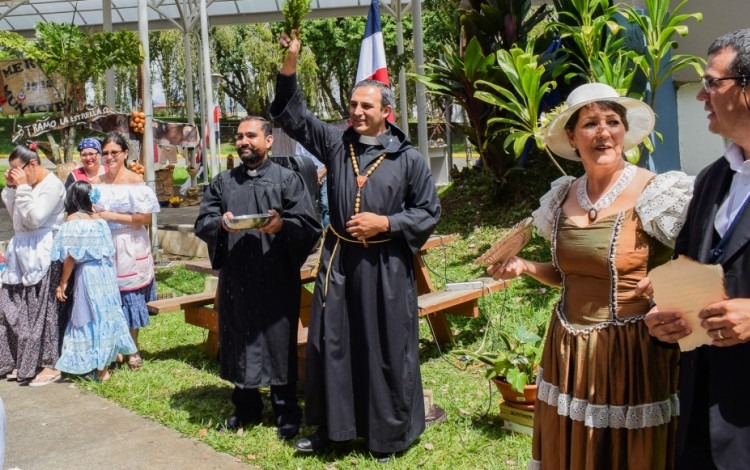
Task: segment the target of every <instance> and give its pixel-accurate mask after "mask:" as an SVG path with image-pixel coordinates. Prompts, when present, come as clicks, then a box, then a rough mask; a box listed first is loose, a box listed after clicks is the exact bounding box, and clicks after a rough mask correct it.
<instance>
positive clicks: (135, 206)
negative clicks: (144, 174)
mask: <svg viewBox="0 0 750 470" xmlns="http://www.w3.org/2000/svg"><path fill="white" fill-rule="evenodd" d="M94 188H96V189H98V190H99V199H98V200H97V201H96V202H95V203H94V208H95V209H96V210H97V211H99V212H101V211H107V212H116V213H118V214H152V213H154V212H159V211H160V210H161V208H160V206H159V200H158V199H156V193H154V190H153V189H151V187H149V186H147V185H146V183H135V184H95V185H94ZM107 223H108V224H109V228H110V229H112V230H117V229H121V228H127V227H130V225H127V224H121V223H118V222H107Z"/></svg>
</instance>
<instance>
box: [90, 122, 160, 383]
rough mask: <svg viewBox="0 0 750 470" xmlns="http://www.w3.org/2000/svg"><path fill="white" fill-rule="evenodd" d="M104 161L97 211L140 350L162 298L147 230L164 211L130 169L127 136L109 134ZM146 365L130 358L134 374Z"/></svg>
mask: <svg viewBox="0 0 750 470" xmlns="http://www.w3.org/2000/svg"><path fill="white" fill-rule="evenodd" d="M102 158H103V162H104V167H105V170H106V172H105V173H104V174H103V175H101V176H100V178H99V179H100V181H101V183H102V184H100V185H97V187H98V188H99V189H100V194H101V198H100V199H99V201H97V203H96V204H95V205H94V207H95V208H96V211H97V213H98V214H99V217H101V218H102V219H104V220H106V221H107V224H108V225H109V228H110V229H111V230H112V239H113V241H114V243H115V267H116V270H117V284H118V287H119V289H120V296H121V297H122V308H123V312H124V313H125V320H126V321H127V322H128V327H129V328H130V334H131V336H132V337H133V340H134V341H135V343H136V345H137V344H138V331H139V330H140V328H143V327H146V326H148V324H149V318H148V309H147V307H146V303H147V302H150V301H152V300H155V299H156V283H155V280H154V259H153V256H152V254H151V241H150V240H149V233H148V230H147V229H146V227H147V226H148V225H149V224H151V214H152V213H154V212H159V201H158V200H157V199H156V194H155V193H154V190H153V189H151V188H150V187H149V186H147V185H146V184H145V183H144V182H143V177H141V175H139V174H137V173H134V172H132V171H130V170H129V169H128V168H127V166H126V165H125V162H126V161H127V158H128V143H127V140H126V139H125V137H123V136H122V135H121V134H115V133H112V134H109V135H108V136H107V137H106V138H105V139H104V140H103V141H102ZM142 365H143V360H142V359H141V357H140V355H139V354H138V353H136V354H133V355H131V356H130V357H129V358H128V366H129V367H130V368H131V369H132V370H137V369H140V367H141V366H142Z"/></svg>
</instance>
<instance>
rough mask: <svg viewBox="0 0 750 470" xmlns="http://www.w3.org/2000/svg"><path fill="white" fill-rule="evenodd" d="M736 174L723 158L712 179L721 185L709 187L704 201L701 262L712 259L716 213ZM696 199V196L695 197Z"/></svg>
mask: <svg viewBox="0 0 750 470" xmlns="http://www.w3.org/2000/svg"><path fill="white" fill-rule="evenodd" d="M733 176H734V172H733V171H732V170H731V168H729V162H727V161H726V159H725V158H722V165H721V167H720V168H719V169H718V171H717V174H716V177H715V178H712V179H714V180H715V181H717V182H719V184H715V185H710V184H709V185H708V187H709V188H712V191H711V190H709V191H710V194H709V195H708V197H706V198H704V199H703V200H704V201H706V206H705V207H704V208H703V210H701V211H700V214H701V217H703V220H704V222H703V236H702V238H701V244H700V248H699V250H698V252H699V256H698V259H699V260H700V261H701V262H704V263H706V262H708V261H709V260H710V259H711V250H712V249H713V247H714V235H715V234H716V229H715V228H714V220H715V219H716V213H717V212H719V207H721V203H722V202H724V198H725V196H726V194H727V192H728V191H729V188H730V187H731V186H732V177H733ZM693 197H695V196H693Z"/></svg>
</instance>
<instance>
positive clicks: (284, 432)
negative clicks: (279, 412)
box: [276, 424, 299, 441]
mask: <svg viewBox="0 0 750 470" xmlns="http://www.w3.org/2000/svg"><path fill="white" fill-rule="evenodd" d="M297 434H299V424H284V425H283V426H279V427H278V428H277V429H276V437H278V438H279V439H280V440H282V441H291V440H292V439H294V438H295V437H297Z"/></svg>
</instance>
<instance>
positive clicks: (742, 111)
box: [646, 29, 750, 469]
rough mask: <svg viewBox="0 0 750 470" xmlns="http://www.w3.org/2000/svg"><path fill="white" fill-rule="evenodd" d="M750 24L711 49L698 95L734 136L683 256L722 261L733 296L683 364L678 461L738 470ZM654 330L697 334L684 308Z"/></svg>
mask: <svg viewBox="0 0 750 470" xmlns="http://www.w3.org/2000/svg"><path fill="white" fill-rule="evenodd" d="M748 94H750V29H741V30H738V31H734V32H732V33H729V34H726V35H724V36H722V37H720V38H719V39H717V40H716V41H714V43H713V44H712V45H711V47H710V48H709V50H708V66H707V68H706V70H705V75H704V77H703V88H702V89H701V90H700V91H699V92H698V95H697V99H698V100H699V101H703V102H704V103H705V110H706V111H707V112H708V129H709V130H710V131H711V132H713V133H716V134H719V135H721V136H722V137H724V138H725V139H727V140H729V141H731V144H730V145H729V147H728V148H727V150H726V153H725V155H724V156H723V157H721V158H719V159H718V160H717V161H715V162H714V163H712V164H711V165H709V166H708V167H707V168H705V169H704V170H703V171H702V172H701V173H700V174H699V175H698V177H697V179H696V181H695V191H694V193H693V194H694V196H693V200H692V201H691V203H690V207H689V209H688V215H687V220H686V222H685V226H684V228H683V229H682V232H681V233H680V235H679V237H678V239H677V244H676V246H675V255H687V256H688V257H690V258H693V259H695V260H697V261H699V262H701V263H706V264H721V265H722V267H723V269H724V287H725V289H726V292H727V295H728V297H729V298H728V299H727V300H724V301H721V302H718V303H715V304H713V305H709V306H707V307H706V308H704V309H703V310H702V311H701V312H700V318H701V319H702V322H701V326H702V327H703V328H705V329H706V330H708V334H709V335H710V336H711V337H712V338H713V342H712V343H711V345H710V346H704V347H701V348H698V349H696V350H693V351H689V352H684V353H683V354H682V357H681V360H680V421H679V427H678V435H677V449H676V452H677V466H678V468H681V469H691V468H695V469H712V468H721V469H734V468H737V469H739V468H748V465H750V406H748V405H747V403H746V400H747V397H748V396H750V374H748V373H747V370H746V369H745V367H747V365H748V363H750V343H748V341H750V278H749V277H750V208H748V207H747V206H748V205H750V204H746V202H747V201H748V200H749V199H750V198H749V197H748V196H750V97H749V96H748ZM646 324H647V325H648V327H649V332H650V333H651V335H652V336H654V337H656V338H657V339H659V340H661V341H664V342H671V343H674V342H676V341H677V340H678V339H679V338H683V337H685V336H687V335H688V334H690V332H691V331H690V329H689V328H687V326H686V323H685V321H684V319H682V317H681V315H680V313H679V312H659V311H658V306H657V307H656V308H655V309H653V310H652V312H650V313H649V314H648V315H647V316H646Z"/></svg>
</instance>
